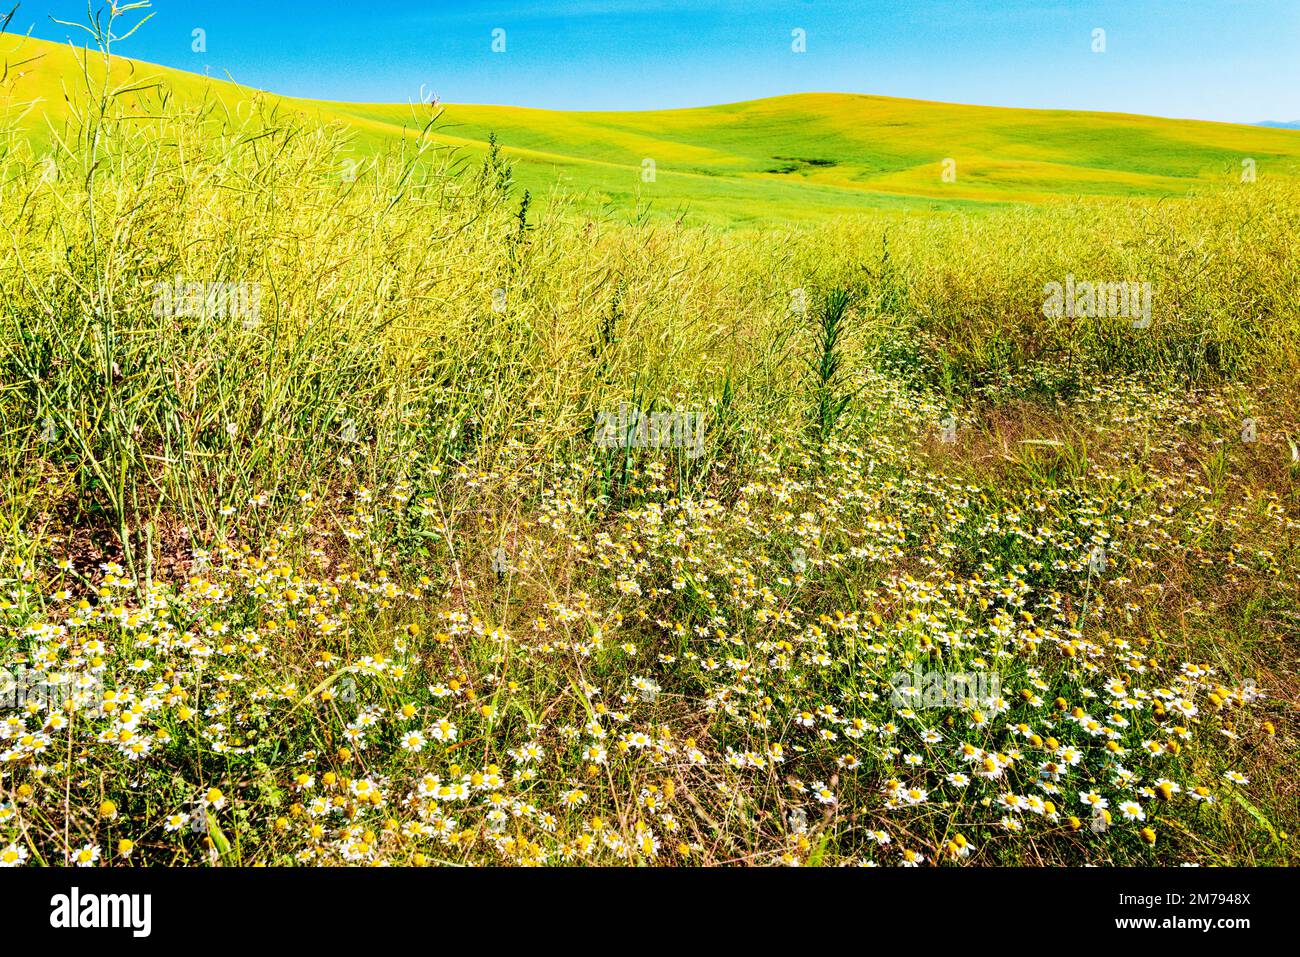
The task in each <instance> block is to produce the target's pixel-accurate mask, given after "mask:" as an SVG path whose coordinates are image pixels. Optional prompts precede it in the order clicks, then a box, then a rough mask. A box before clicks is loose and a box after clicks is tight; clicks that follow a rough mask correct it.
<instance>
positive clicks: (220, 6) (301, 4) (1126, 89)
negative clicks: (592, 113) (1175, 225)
mask: <svg viewBox="0 0 1300 957" xmlns="http://www.w3.org/2000/svg"><path fill="white" fill-rule="evenodd" d="M6 6H7V5H6ZM154 11H155V13H156V16H155V17H154V19H153V20H152V21H151V22H150V23H148V24H147V25H146V26H145V27H144V29H143V30H142V31H141V32H140V33H138V34H136V35H135V36H134V37H132V38H131V39H129V40H128V41H126V43H125V44H124V45H123V47H122V52H123V53H125V54H126V55H128V56H132V57H135V58H137V59H142V60H150V61H154V62H157V63H163V64H166V65H168V66H173V67H180V68H182V69H187V70H192V71H194V72H200V73H201V72H203V71H204V70H208V71H209V72H211V73H212V74H214V75H218V76H225V75H226V74H227V73H229V74H230V75H231V76H233V77H234V78H235V79H236V80H238V81H240V82H242V83H246V84H249V85H251V86H255V87H260V88H264V89H269V90H273V91H275V92H278V93H285V94H290V95H296V96H306V97H315V98H321V99H333V100H353V101H368V102H390V103H391V102H409V101H412V100H415V99H418V98H419V95H420V93H419V91H420V88H421V86H422V85H423V86H424V87H425V88H426V89H428V90H432V91H434V92H436V93H437V94H438V95H439V96H440V97H441V98H442V100H443V101H445V102H449V103H457V102H459V103H504V104H513V105H519V106H540V107H552V108H560V109H650V108H655V107H679V106H699V105H704V104H711V103H724V102H730V101H735V100H745V99H753V98H756V97H762V96H773V95H777V94H782V93H796V92H808V91H835V92H851V93H876V94H882V95H886V96H907V97H918V98H921V99H929V100H946V101H951V102H957V103H984V104H991V105H997V106H1028V107H1049V108H1062V109H1087V110H1115V111H1123V112H1132V113H1150V114H1156V115H1161V116H1175V117H1195V118H1201V119H1215V120H1229V121H1236V122H1254V121H1257V120H1265V119H1272V120H1300V0H1071V2H1067V0H1038V2H1028V0H896V2H881V0H783V2H776V0H721V2H706V0H700V2H680V0H554V2H550V3H530V2H524V0H495V2H478V0H452V2H442V0H421V2H410V0H353V2H348V3H331V2H305V0H257V2H250V0H221V2H213V0H188V2H180V0H158V2H156V3H155V4H154ZM85 12H86V5H85V2H84V0H27V2H23V3H22V5H21V7H20V8H19V11H18V15H17V17H16V18H15V20H14V23H13V24H12V25H11V27H10V29H11V30H12V31H24V30H26V29H28V28H29V27H30V28H31V31H32V33H33V34H34V35H36V36H39V37H43V38H45V39H51V40H63V39H65V38H67V37H68V36H69V35H72V31H69V30H68V29H67V28H66V27H61V26H58V25H57V24H53V23H51V22H50V19H49V17H50V16H51V15H54V16H57V17H59V18H60V19H68V20H78V19H82V18H84V17H85ZM196 27H200V28H202V29H204V30H205V31H206V34H207V37H206V39H207V52H206V53H195V52H192V50H191V31H192V30H193V29H194V28H196ZM498 28H500V29H502V30H505V41H506V50H505V52H504V53H493V52H492V50H491V44H492V31H493V30H494V29H498ZM796 28H799V29H802V30H804V31H806V36H807V52H805V53H795V52H793V51H792V50H791V43H792V38H791V31H792V30H794V29H796ZM1095 28H1101V29H1104V30H1105V31H1106V51H1105V52H1104V53H1094V52H1093V51H1092V45H1093V37H1092V33H1093V30H1094V29H1095Z"/></svg>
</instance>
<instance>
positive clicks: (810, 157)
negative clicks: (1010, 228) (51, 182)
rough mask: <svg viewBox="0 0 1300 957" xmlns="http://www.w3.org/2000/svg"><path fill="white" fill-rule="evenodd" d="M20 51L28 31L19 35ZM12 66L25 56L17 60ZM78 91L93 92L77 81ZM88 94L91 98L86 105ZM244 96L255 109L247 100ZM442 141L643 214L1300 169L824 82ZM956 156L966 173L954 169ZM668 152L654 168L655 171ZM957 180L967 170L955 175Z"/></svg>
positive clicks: (1266, 156)
mask: <svg viewBox="0 0 1300 957" xmlns="http://www.w3.org/2000/svg"><path fill="white" fill-rule="evenodd" d="M3 42H4V43H6V44H8V45H9V46H13V47H17V46H18V45H19V41H18V40H16V39H7V40H5V41H3ZM77 56H78V54H75V53H74V51H73V49H72V48H71V47H69V46H66V45H58V44H53V43H48V42H45V41H40V40H35V39H28V40H27V41H25V43H23V44H22V46H21V49H20V52H19V53H18V54H14V55H11V56H10V58H9V59H10V62H11V63H13V62H15V61H18V60H26V62H25V63H23V64H22V65H21V66H20V67H18V68H17V70H18V71H21V72H22V73H23V74H24V75H22V76H18V77H11V80H10V82H9V83H8V86H7V89H8V94H9V97H10V106H9V108H10V109H11V110H14V111H18V110H22V109H25V108H26V105H27V104H29V103H35V104H36V106H35V108H34V109H32V110H31V112H29V113H28V114H27V123H28V124H29V125H31V126H33V127H35V128H39V127H40V126H42V125H43V124H49V125H51V126H53V127H54V128H58V127H59V125H60V124H61V123H62V122H63V120H64V117H65V116H66V112H67V100H66V99H65V93H64V89H65V86H66V85H67V83H66V81H67V80H68V78H70V77H73V78H75V77H76V76H77V74H78V72H79V67H78V62H77ZM11 69H12V67H11ZM116 75H117V76H118V77H120V78H123V79H125V78H126V77H128V76H130V77H131V79H132V81H133V82H134V83H136V84H139V85H142V86H147V85H149V84H151V83H154V82H157V83H159V84H161V87H160V89H150V90H142V91H140V92H139V93H138V94H136V95H134V96H133V97H128V99H131V100H133V101H134V103H135V107H136V108H137V109H138V110H139V111H140V112H141V114H144V115H148V114H151V113H153V112H156V110H157V109H158V104H159V102H160V95H161V92H162V90H164V89H165V90H168V91H170V92H171V95H172V97H173V104H172V105H173V108H174V107H181V108H185V107H189V108H197V107H198V106H199V104H202V103H205V102H218V103H220V104H222V105H223V107H224V108H225V109H228V110H230V111H232V112H234V113H235V114H236V115H247V113H248V101H249V100H250V99H251V98H253V97H254V96H255V95H256V93H255V91H251V90H248V89H244V88H239V87H236V86H234V85H233V84H230V83H228V82H225V81H221V80H209V79H207V78H204V77H199V76H196V75H193V74H188V73H184V72H181V71H177V70H171V69H167V68H164V67H159V66H155V65H151V64H144V63H134V64H128V62H126V61H124V62H121V63H119V64H118V66H117V71H116ZM73 88H74V89H75V87H73ZM77 98H78V94H74V95H73V101H74V102H75V101H76V100H77ZM261 99H262V102H263V104H264V107H265V108H267V109H278V110H280V111H283V112H285V113H287V114H295V115H299V116H301V117H303V118H308V119H311V120H312V121H314V122H320V123H330V122H340V123H342V124H345V125H346V127H347V128H348V129H349V130H350V131H352V132H353V133H354V138H353V139H352V140H351V142H350V144H349V146H348V147H347V148H346V151H345V153H344V154H343V155H342V156H340V164H341V165H342V164H344V163H346V161H347V160H348V159H349V158H351V159H354V160H357V161H361V160H364V159H365V158H366V157H368V156H372V155H373V154H374V153H375V152H377V151H380V150H382V149H383V148H384V147H386V146H389V145H392V144H393V143H395V142H398V141H400V140H401V139H402V138H403V137H406V138H408V139H410V138H412V137H413V136H414V135H415V131H416V130H418V129H420V128H421V127H423V126H424V124H426V123H428V122H429V121H430V120H431V119H432V118H433V117H434V115H435V112H434V110H432V108H430V107H427V106H421V105H418V104H417V105H414V106H413V105H410V104H407V105H381V104H351V103H329V102H319V101H311V100H296V99H290V98H283V97H276V96H269V95H268V96H265V97H262V98H261ZM241 103H242V104H244V105H243V106H242V107H241V105H240V104H241ZM435 130H436V140H437V142H438V143H439V145H440V146H442V147H444V148H446V149H448V150H454V151H456V152H457V155H458V156H460V157H461V159H462V160H463V161H464V162H467V163H474V162H477V161H478V158H479V157H481V155H482V154H483V151H484V148H485V144H486V142H487V140H488V137H489V135H490V134H493V133H495V135H496V137H497V139H498V141H499V142H500V143H501V145H502V147H503V148H504V150H505V153H506V155H507V156H508V157H509V158H510V159H511V160H512V161H514V163H515V176H516V180H517V182H518V184H519V185H520V186H522V187H524V188H526V189H528V190H530V191H531V193H532V194H533V197H534V199H535V200H537V201H538V202H539V204H545V202H546V201H547V199H548V198H549V197H551V196H552V194H553V193H554V192H555V191H559V192H560V193H562V194H564V195H565V196H566V197H567V198H568V199H569V200H570V201H571V202H572V203H573V204H574V205H575V206H576V207H577V208H578V209H579V210H580V211H582V212H584V213H587V214H591V215H595V214H598V213H602V212H604V213H608V214H610V215H613V216H615V217H618V218H623V219H626V218H627V217H629V216H635V215H637V214H638V213H643V212H644V211H645V210H647V209H649V210H652V211H654V212H655V213H662V214H667V215H674V216H676V215H683V214H684V215H685V216H687V217H688V219H689V220H690V221H712V222H732V223H734V222H763V221H773V220H791V221H794V220H813V219H818V218H821V217H825V216H826V215H828V214H834V213H851V212H858V211H864V210H874V209H895V210H902V211H908V210H930V209H935V208H942V209H957V208H964V207H971V206H981V205H990V204H1005V203H1010V202H1043V201H1049V200H1060V199H1074V198H1085V197H1109V198H1116V197H1140V196H1149V197H1174V196H1185V195H1186V194H1187V193H1188V192H1189V191H1191V190H1194V189H1198V188H1204V187H1208V186H1216V185H1224V184H1229V183H1233V182H1237V181H1238V180H1240V178H1241V173H1242V160H1243V159H1246V158H1250V159H1253V160H1254V161H1255V167H1256V171H1257V175H1259V176H1261V177H1268V178H1273V179H1295V178H1297V177H1300V132H1297V131H1294V130H1281V129H1268V128H1263V127H1252V126H1239V125H1233V124H1227V123H1207V122H1198V121H1191V120H1170V119H1161V118H1157V117H1148V116H1132V115H1126V114H1117V113H1084V112H1071V111H1065V110H1018V109H1001V108H994V107H981V106H960V105H953V104H947V103H933V102H927V101H922V100H904V99H891V98H887V97H878V96H863V95H856V94H846V93H807V94H800V95H795V96H783V97H776V98H772V99H766V100H755V101H752V102H747V103H732V104H726V105H722V106H708V107H700V108H697V109H686V110H665V111H646V112H623V113H620V112H600V113H597V112H566V111H558V110H536V109H523V108H518V107H509V106H478V105H461V104H454V105H452V104H449V105H445V106H443V107H440V112H438V113H437V120H436V125H435ZM947 159H951V160H952V161H953V162H954V164H955V166H954V167H953V169H954V171H955V179H953V180H952V181H951V182H945V181H944V179H943V175H942V174H943V171H944V161H945V160H947ZM646 160H651V161H653V163H654V180H653V182H647V181H646V180H645V178H644V177H643V170H644V165H643V164H644V163H645V161H646ZM950 178H951V177H950Z"/></svg>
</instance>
